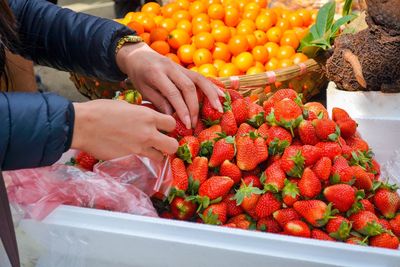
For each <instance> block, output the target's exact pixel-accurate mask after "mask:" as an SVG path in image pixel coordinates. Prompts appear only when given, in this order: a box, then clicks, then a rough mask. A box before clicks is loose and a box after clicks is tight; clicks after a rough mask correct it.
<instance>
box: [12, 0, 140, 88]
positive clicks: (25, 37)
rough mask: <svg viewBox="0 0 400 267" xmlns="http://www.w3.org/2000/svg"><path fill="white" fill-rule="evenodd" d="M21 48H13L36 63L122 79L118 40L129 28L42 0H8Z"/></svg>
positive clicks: (104, 77) (96, 75) (110, 78)
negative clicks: (118, 62) (118, 57)
mask: <svg viewBox="0 0 400 267" xmlns="http://www.w3.org/2000/svg"><path fill="white" fill-rule="evenodd" d="M9 4H10V7H11V9H12V11H13V13H14V15H15V17H16V19H17V22H18V26H19V27H18V31H19V34H20V37H21V40H22V47H19V48H14V49H16V50H17V52H18V53H20V54H22V55H23V56H26V57H29V58H31V59H32V60H33V61H35V62H36V63H38V64H41V65H47V66H51V67H54V68H57V69H60V70H65V71H73V72H78V73H82V74H86V75H88V76H93V77H98V78H101V79H105V80H110V81H121V80H123V79H124V78H126V75H125V74H123V73H122V72H121V71H120V69H119V68H118V66H117V63H116V60H115V48H116V46H117V42H118V40H119V39H120V38H121V37H123V36H125V35H129V34H134V32H133V31H131V30H130V29H129V28H127V27H125V26H123V25H121V24H119V23H117V22H114V21H112V20H108V19H102V18H98V17H95V16H91V15H86V14H82V13H75V12H73V11H71V10H69V9H65V8H60V7H58V6H55V5H53V4H51V3H49V2H47V1H44V0H9Z"/></svg>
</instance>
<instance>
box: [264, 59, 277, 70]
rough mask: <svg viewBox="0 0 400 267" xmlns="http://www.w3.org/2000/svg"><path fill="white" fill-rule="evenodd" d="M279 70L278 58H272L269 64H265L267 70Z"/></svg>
mask: <svg viewBox="0 0 400 267" xmlns="http://www.w3.org/2000/svg"><path fill="white" fill-rule="evenodd" d="M278 68H279V60H278V59H276V58H271V59H270V60H269V61H268V62H267V64H265V70H267V71H271V70H277V69H278Z"/></svg>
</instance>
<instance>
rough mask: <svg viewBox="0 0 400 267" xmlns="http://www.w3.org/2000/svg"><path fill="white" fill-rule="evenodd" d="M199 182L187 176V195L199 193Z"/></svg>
mask: <svg viewBox="0 0 400 267" xmlns="http://www.w3.org/2000/svg"><path fill="white" fill-rule="evenodd" d="M199 187H200V181H199V180H194V179H193V175H190V176H189V186H188V190H187V191H188V193H189V194H190V195H196V194H197V193H198V191H199Z"/></svg>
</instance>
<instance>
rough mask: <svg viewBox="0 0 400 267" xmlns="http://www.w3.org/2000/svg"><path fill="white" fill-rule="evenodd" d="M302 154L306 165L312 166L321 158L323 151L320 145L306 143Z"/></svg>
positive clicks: (302, 148)
mask: <svg viewBox="0 0 400 267" xmlns="http://www.w3.org/2000/svg"><path fill="white" fill-rule="evenodd" d="M301 154H302V155H303V157H304V160H305V161H304V164H305V166H311V165H314V164H315V163H316V162H317V161H318V160H319V159H320V158H321V154H322V151H321V149H320V148H319V147H316V146H311V145H304V146H302V147H301Z"/></svg>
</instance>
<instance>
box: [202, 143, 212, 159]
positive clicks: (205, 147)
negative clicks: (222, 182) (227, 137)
mask: <svg viewBox="0 0 400 267" xmlns="http://www.w3.org/2000/svg"><path fill="white" fill-rule="evenodd" d="M213 150H214V143H213V142H211V141H204V142H203V143H201V145H200V151H199V155H200V156H201V157H206V158H208V159H210V157H211V155H212V152H213Z"/></svg>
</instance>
